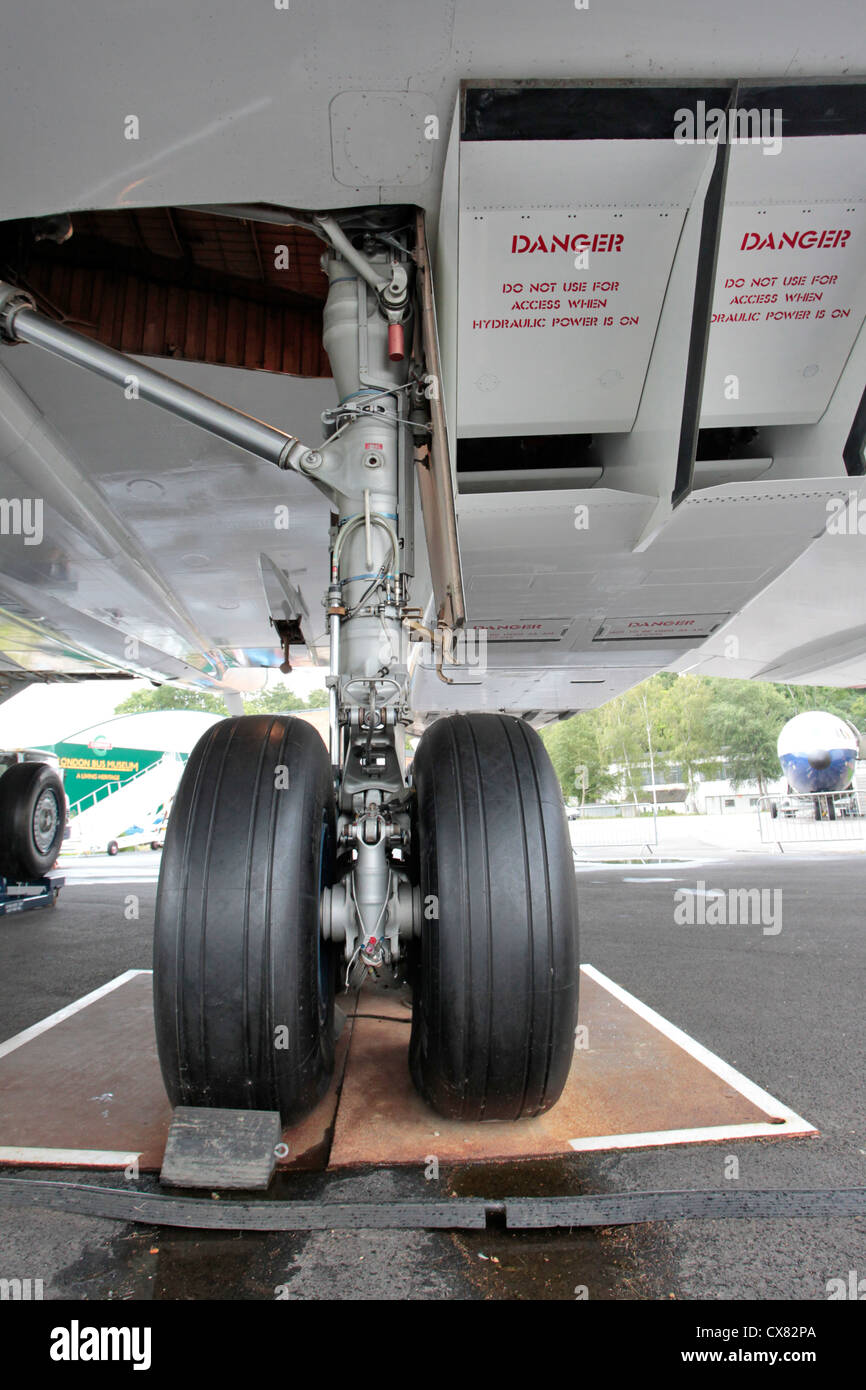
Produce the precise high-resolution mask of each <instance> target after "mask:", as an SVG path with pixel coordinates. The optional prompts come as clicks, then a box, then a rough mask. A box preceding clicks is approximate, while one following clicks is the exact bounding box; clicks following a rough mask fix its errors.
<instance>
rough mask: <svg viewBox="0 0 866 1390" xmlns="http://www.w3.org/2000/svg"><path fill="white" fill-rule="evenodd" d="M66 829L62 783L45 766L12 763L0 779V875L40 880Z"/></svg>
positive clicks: (52, 860) (58, 848) (53, 857)
mask: <svg viewBox="0 0 866 1390" xmlns="http://www.w3.org/2000/svg"><path fill="white" fill-rule="evenodd" d="M65 829H66V797H65V795H64V791H63V783H62V781H61V780H60V777H59V776H58V774H57V773H56V772H55V770H54V768H53V767H50V766H49V764H48V763H13V764H12V766H11V767H9V768H7V769H6V771H5V772H4V773H3V775H2V776H0V873H2V874H3V876H4V877H6V878H14V879H21V880H26V879H35V878H42V876H43V875H44V874H47V872H48V870H49V869H52V868H53V867H54V864H55V862H56V860H57V856H58V854H59V853H60V850H61V847H62V844H63V832H64V830H65Z"/></svg>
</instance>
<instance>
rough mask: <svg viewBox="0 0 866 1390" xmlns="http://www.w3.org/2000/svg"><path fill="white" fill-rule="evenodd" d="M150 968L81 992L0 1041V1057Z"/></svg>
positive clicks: (129, 971)
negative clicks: (59, 1007)
mask: <svg viewBox="0 0 866 1390" xmlns="http://www.w3.org/2000/svg"><path fill="white" fill-rule="evenodd" d="M152 974H153V971H152V970H125V971H124V972H123V974H122V975H117V976H115V978H114V979H113V980H109V981H108V983H107V984H104V985H100V986H99V989H94V990H91V992H90V994H83V995H82V996H81V998H80V999H76V1000H75V1002H74V1003H72V1004H67V1005H66V1007H65V1008H63V1009H58V1010H57V1013H56V1014H49V1015H48V1017H47V1018H43V1019H40V1020H39V1022H38V1023H34V1024H33V1026H32V1027H31V1028H25V1029H24V1031H23V1032H22V1033H16V1034H15V1036H14V1038H7V1040H6V1042H3V1043H0V1057H6V1056H8V1054H9V1053H10V1052H14V1051H15V1049H16V1048H17V1047H23V1046H24V1044H25V1043H27V1042H30V1040H31V1038H38V1037H39V1034H40V1033H47V1032H48V1030H49V1028H54V1027H55V1026H56V1025H57V1024H58V1023H62V1022H63V1020H64V1019H66V1018H72V1015H73V1014H77V1013H80V1012H81V1010H82V1009H86V1008H87V1006H88V1004H93V1003H95V1001H96V1000H97V999H101V998H102V997H103V995H105V994H110V993H111V991H112V990H115V989H119V987H120V986H121V985H125V984H126V983H127V981H128V980H134V979H135V977H136V975H152Z"/></svg>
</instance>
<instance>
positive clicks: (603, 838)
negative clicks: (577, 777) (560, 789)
mask: <svg viewBox="0 0 866 1390" xmlns="http://www.w3.org/2000/svg"><path fill="white" fill-rule="evenodd" d="M567 814H568V829H569V833H570V835H571V847H572V850H573V852H574V857H575V859H580V858H585V857H588V853H587V852H588V851H592V850H600V849H605V850H606V849H620V848H622V849H632V850H635V851H638V852H640V851H643V852H644V853H646V854H648V855H652V854H654V852H655V850H656V848H657V846H658V824H657V821H656V817H655V816H654V815H652V814H650V815H645V814H639V813H638V810H637V808H636V807H635V805H634V802H630V801H629V802H622V803H619V804H611V805H604V806H584V807H582V808H574V807H568V808H567Z"/></svg>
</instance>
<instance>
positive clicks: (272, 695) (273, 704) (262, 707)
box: [244, 686, 328, 714]
mask: <svg viewBox="0 0 866 1390" xmlns="http://www.w3.org/2000/svg"><path fill="white" fill-rule="evenodd" d="M327 703H328V692H327V690H313V691H311V692H310V697H309V699H308V700H302V699H301V697H300V696H299V695H296V694H295V693H294V691H291V690H287V689H286V688H285V686H275V687H274V689H273V690H263V691H262V693H261V694H260V695H253V696H252V697H251V698H250V699H248V700H244V714H291V712H292V711H293V710H297V709H321V708H322V706H323V705H327Z"/></svg>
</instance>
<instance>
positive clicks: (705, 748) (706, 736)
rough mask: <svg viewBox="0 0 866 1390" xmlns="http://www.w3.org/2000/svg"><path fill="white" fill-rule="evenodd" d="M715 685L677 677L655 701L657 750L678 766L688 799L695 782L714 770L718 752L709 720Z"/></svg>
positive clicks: (704, 679)
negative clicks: (686, 789)
mask: <svg viewBox="0 0 866 1390" xmlns="http://www.w3.org/2000/svg"><path fill="white" fill-rule="evenodd" d="M721 683H723V682H720V684H721ZM714 685H715V682H713V681H712V680H710V679H709V678H708V677H706V676H679V677H678V678H677V680H676V682H675V683H674V684H671V685H668V686H667V687H666V688H664V687H663V688H662V690H661V692H660V696H659V700H658V706H657V727H658V740H657V747H659V748H660V749H661V748H663V749H664V750H665V753H666V755H667V760H669V761H671V762H674V763H679V764H680V766H681V767H682V769H683V771H684V773H685V780H686V782H687V784H688V788H689V795H690V796H693V795H694V787H695V782H696V781H697V778H698V777H699V776H701V775H705V774H706V773H707V772H710V771H712V770H714V768H715V764H716V762H717V760H718V757H719V755H720V752H721V748H720V744H719V740H718V738H717V737H716V734H715V731H714V728H713V722H712V719H711V717H710V708H711V706H712V702H713V690H714ZM660 756H661V754H660Z"/></svg>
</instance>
